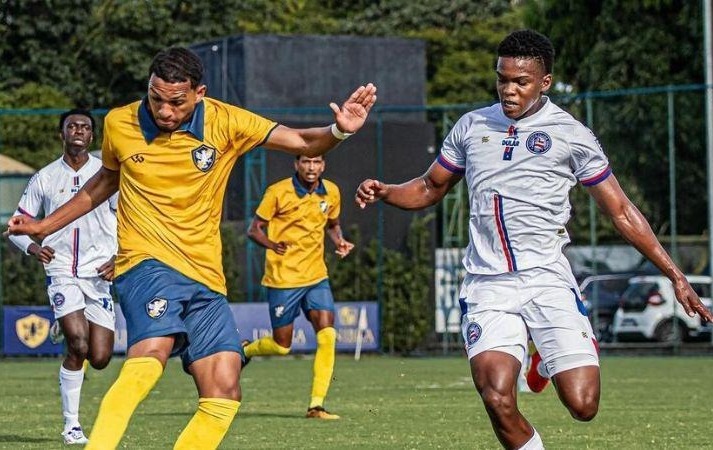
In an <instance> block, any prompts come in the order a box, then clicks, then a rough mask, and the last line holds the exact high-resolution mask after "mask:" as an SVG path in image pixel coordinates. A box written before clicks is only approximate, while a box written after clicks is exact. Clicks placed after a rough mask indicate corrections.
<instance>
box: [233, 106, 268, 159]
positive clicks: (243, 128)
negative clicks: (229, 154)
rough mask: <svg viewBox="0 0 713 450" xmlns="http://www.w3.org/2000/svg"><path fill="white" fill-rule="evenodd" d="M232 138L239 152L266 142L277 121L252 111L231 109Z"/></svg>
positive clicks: (241, 152)
mask: <svg viewBox="0 0 713 450" xmlns="http://www.w3.org/2000/svg"><path fill="white" fill-rule="evenodd" d="M230 115H231V118H230V124H231V137H230V138H231V140H232V141H233V144H234V147H235V148H236V149H237V150H238V153H239V154H243V153H245V152H247V151H250V150H252V149H253V148H255V147H259V146H260V145H262V144H264V143H265V142H266V141H267V139H268V138H269V137H270V133H271V132H272V130H274V129H275V127H277V123H276V122H273V121H272V120H269V119H266V118H264V117H262V116H260V115H258V114H255V113H252V112H250V111H247V110H244V109H241V108H238V107H232V108H231V109H230Z"/></svg>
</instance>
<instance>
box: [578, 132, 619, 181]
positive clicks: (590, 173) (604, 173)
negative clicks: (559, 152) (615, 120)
mask: <svg viewBox="0 0 713 450" xmlns="http://www.w3.org/2000/svg"><path fill="white" fill-rule="evenodd" d="M570 147H571V149H572V155H571V167H572V171H573V172H574V175H575V176H576V177H577V179H578V180H579V182H580V183H582V184H583V185H584V186H587V187H589V186H594V185H596V184H599V183H601V182H602V181H604V180H606V179H607V178H608V177H609V175H611V173H612V171H611V167H610V166H609V160H608V159H607V157H606V155H605V154H604V150H603V149H602V146H601V145H600V144H599V141H598V140H597V138H596V136H594V133H592V131H591V130H590V129H589V128H587V127H585V126H584V125H580V126H578V127H576V128H575V130H574V131H573V132H572V138H571V140H570Z"/></svg>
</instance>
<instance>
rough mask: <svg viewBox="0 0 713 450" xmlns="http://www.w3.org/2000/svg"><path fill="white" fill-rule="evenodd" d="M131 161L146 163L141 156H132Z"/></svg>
mask: <svg viewBox="0 0 713 450" xmlns="http://www.w3.org/2000/svg"><path fill="white" fill-rule="evenodd" d="M131 160H132V161H133V162H135V163H142V162H144V157H143V155H141V154H138V155H131Z"/></svg>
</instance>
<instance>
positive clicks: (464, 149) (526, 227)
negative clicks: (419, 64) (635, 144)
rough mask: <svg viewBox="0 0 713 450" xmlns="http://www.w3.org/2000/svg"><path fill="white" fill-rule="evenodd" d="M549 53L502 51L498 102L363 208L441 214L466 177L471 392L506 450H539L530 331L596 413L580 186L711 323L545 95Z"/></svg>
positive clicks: (558, 374)
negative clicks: (567, 252)
mask: <svg viewBox="0 0 713 450" xmlns="http://www.w3.org/2000/svg"><path fill="white" fill-rule="evenodd" d="M553 62H554V49H553V47H552V43H551V42H550V40H549V39H548V38H547V37H545V36H543V35H542V34H539V33H537V32H534V31H531V30H520V31H515V32H513V33H511V34H510V35H508V36H507V37H506V38H505V39H504V40H503V41H502V42H501V43H500V45H499V46H498V60H497V64H496V68H495V71H496V74H497V91H498V96H499V99H500V102H499V103H497V104H495V105H493V106H491V107H486V108H482V109H478V110H475V111H472V112H469V113H467V114H465V115H464V116H463V117H461V118H460V120H459V121H458V122H457V123H456V125H455V126H454V127H453V129H452V130H451V132H450V133H449V135H448V136H447V137H446V139H445V141H444V143H443V148H442V150H441V153H440V154H439V156H438V158H437V159H436V161H435V162H434V163H433V164H432V165H431V167H429V169H428V170H427V171H426V173H425V174H424V175H422V176H420V177H418V178H415V179H413V180H411V181H408V182H406V183H403V184H398V185H394V184H384V183H382V182H380V181H378V180H365V181H363V182H362V183H361V184H360V185H359V187H358V189H357V193H356V202H357V204H358V205H359V206H360V207H362V208H363V207H365V206H366V205H367V204H369V203H374V202H376V201H377V200H379V199H381V200H383V201H385V202H386V203H388V204H390V205H394V206H397V207H400V208H403V209H421V208H425V207H428V206H431V205H434V204H435V203H437V202H438V201H439V200H441V199H442V198H443V196H444V195H445V194H446V192H447V191H448V190H449V189H450V188H451V187H452V186H453V185H455V184H456V183H457V182H458V181H459V180H460V179H461V178H463V177H465V180H466V183H467V186H468V192H469V198H470V229H469V235H470V242H469V244H468V248H467V250H466V255H465V257H464V259H463V263H464V265H465V268H466V271H467V275H466V277H465V279H464V281H463V285H462V287H461V292H460V302H461V308H462V312H463V318H462V331H463V337H464V340H465V344H466V348H467V352H468V358H469V360H470V368H471V373H472V376H473V381H474V383H475V387H476V388H477V390H478V392H479V393H480V396H481V398H482V400H483V403H484V404H485V408H486V410H487V412H488V416H489V417H490V420H491V423H492V426H493V429H494V431H495V434H496V436H497V438H498V439H499V440H500V443H501V444H502V445H503V447H505V448H510V449H515V448H521V449H540V448H543V443H542V439H541V438H540V436H539V434H538V433H537V431H536V430H535V429H534V428H533V426H532V425H531V424H530V423H529V422H528V421H527V419H525V417H524V416H523V415H522V414H521V413H520V411H519V410H518V407H517V397H516V395H517V394H516V392H517V389H516V388H515V387H516V383H517V378H518V372H519V371H520V366H521V364H522V362H523V360H524V358H525V354H526V351H527V334H528V331H529V333H530V335H531V337H532V340H533V341H534V343H535V345H536V347H537V348H538V349H539V353H540V355H541V357H542V361H543V362H544V367H545V369H546V375H547V376H549V377H551V378H552V380H553V383H554V386H555V388H556V390H557V393H558V394H559V398H560V400H561V401H562V403H564V405H565V406H566V407H567V409H568V410H569V412H570V414H571V415H572V416H573V417H574V418H575V419H577V420H581V421H589V420H591V419H593V418H594V416H595V415H596V414H597V410H598V408H599V393H600V377H599V359H598V354H597V348H596V342H595V340H594V334H593V333H592V328H591V325H590V324H589V322H588V320H587V316H586V311H585V310H584V307H583V306H582V303H581V301H580V293H579V291H578V289H577V284H576V282H575V279H574V277H573V276H572V270H571V268H570V266H569V264H568V262H567V260H566V259H565V257H564V256H563V254H562V248H563V247H564V246H565V245H566V244H567V243H568V242H569V236H568V234H567V230H566V228H565V225H566V224H567V220H568V219H569V215H570V205H569V199H568V194H569V191H570V189H571V188H572V187H573V186H574V185H575V184H576V183H577V182H580V183H582V184H583V185H584V186H586V187H587V189H588V192H589V194H590V195H592V197H593V198H594V199H595V201H596V202H597V204H598V206H599V208H600V209H601V211H602V212H603V213H604V214H606V215H607V216H609V218H610V219H611V220H612V222H613V223H614V226H615V227H616V229H617V230H618V231H619V233H620V234H621V235H622V236H623V237H624V238H625V239H627V240H628V241H629V242H630V243H631V244H632V245H634V246H635V247H636V248H637V249H638V250H639V251H640V252H641V253H642V254H644V255H645V256H646V257H647V258H648V259H650V260H651V261H652V262H653V263H654V264H655V265H656V266H657V267H658V268H659V269H660V270H661V272H663V273H664V274H665V275H666V276H667V277H668V278H669V279H670V280H671V282H672V283H673V286H674V289H675V293H676V298H677V300H678V301H679V302H680V303H681V305H682V306H683V308H684V309H685V311H686V313H688V314H689V315H694V314H695V313H698V314H699V315H701V316H702V317H703V318H705V319H707V320H709V321H710V320H713V316H712V315H711V313H710V311H708V310H707V309H706V308H705V307H704V306H703V304H702V303H701V301H700V299H699V298H698V296H697V295H696V293H695V292H694V291H693V289H692V288H691V286H690V285H689V283H688V282H687V281H686V278H685V277H684V275H683V274H682V272H681V270H680V269H679V268H678V267H676V265H675V264H674V263H673V261H672V260H671V258H670V257H669V256H668V255H667V254H666V252H665V250H664V249H663V248H662V246H661V244H660V243H659V242H658V241H657V239H656V237H655V235H654V234H653V232H652V231H651V228H650V226H649V224H648V222H647V221H646V219H645V218H644V217H643V216H642V214H641V213H640V212H639V210H638V209H637V208H636V207H635V206H634V205H633V204H632V203H631V201H630V200H629V199H628V198H627V196H626V195H625V194H624V192H623V191H622V189H621V187H620V186H619V183H618V182H617V180H616V178H615V177H614V175H613V174H612V171H611V168H610V167H609V162H608V161H607V158H606V156H605V155H604V152H603V151H602V149H601V147H600V146H599V143H598V142H597V140H596V138H595V137H594V135H593V134H592V133H591V132H590V131H589V130H588V129H587V128H586V127H585V126H583V125H582V124H581V123H579V122H578V121H577V120H575V119H574V118H572V116H570V115H569V114H568V113H566V112H565V111H563V110H562V109H560V108H559V107H557V106H556V105H554V104H553V103H552V102H551V101H550V100H549V99H548V98H547V97H546V96H545V95H544V94H545V93H546V92H547V90H548V89H549V88H550V87H551V85H552V66H553Z"/></svg>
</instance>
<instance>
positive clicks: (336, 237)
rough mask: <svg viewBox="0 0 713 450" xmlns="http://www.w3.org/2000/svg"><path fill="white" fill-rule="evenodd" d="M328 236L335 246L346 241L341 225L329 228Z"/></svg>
mask: <svg viewBox="0 0 713 450" xmlns="http://www.w3.org/2000/svg"><path fill="white" fill-rule="evenodd" d="M327 235H329V239H331V240H332V242H333V243H334V245H337V246H338V245H339V243H340V242H342V240H343V239H344V235H343V234H342V227H341V226H340V225H334V226H332V227H329V228H327Z"/></svg>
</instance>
